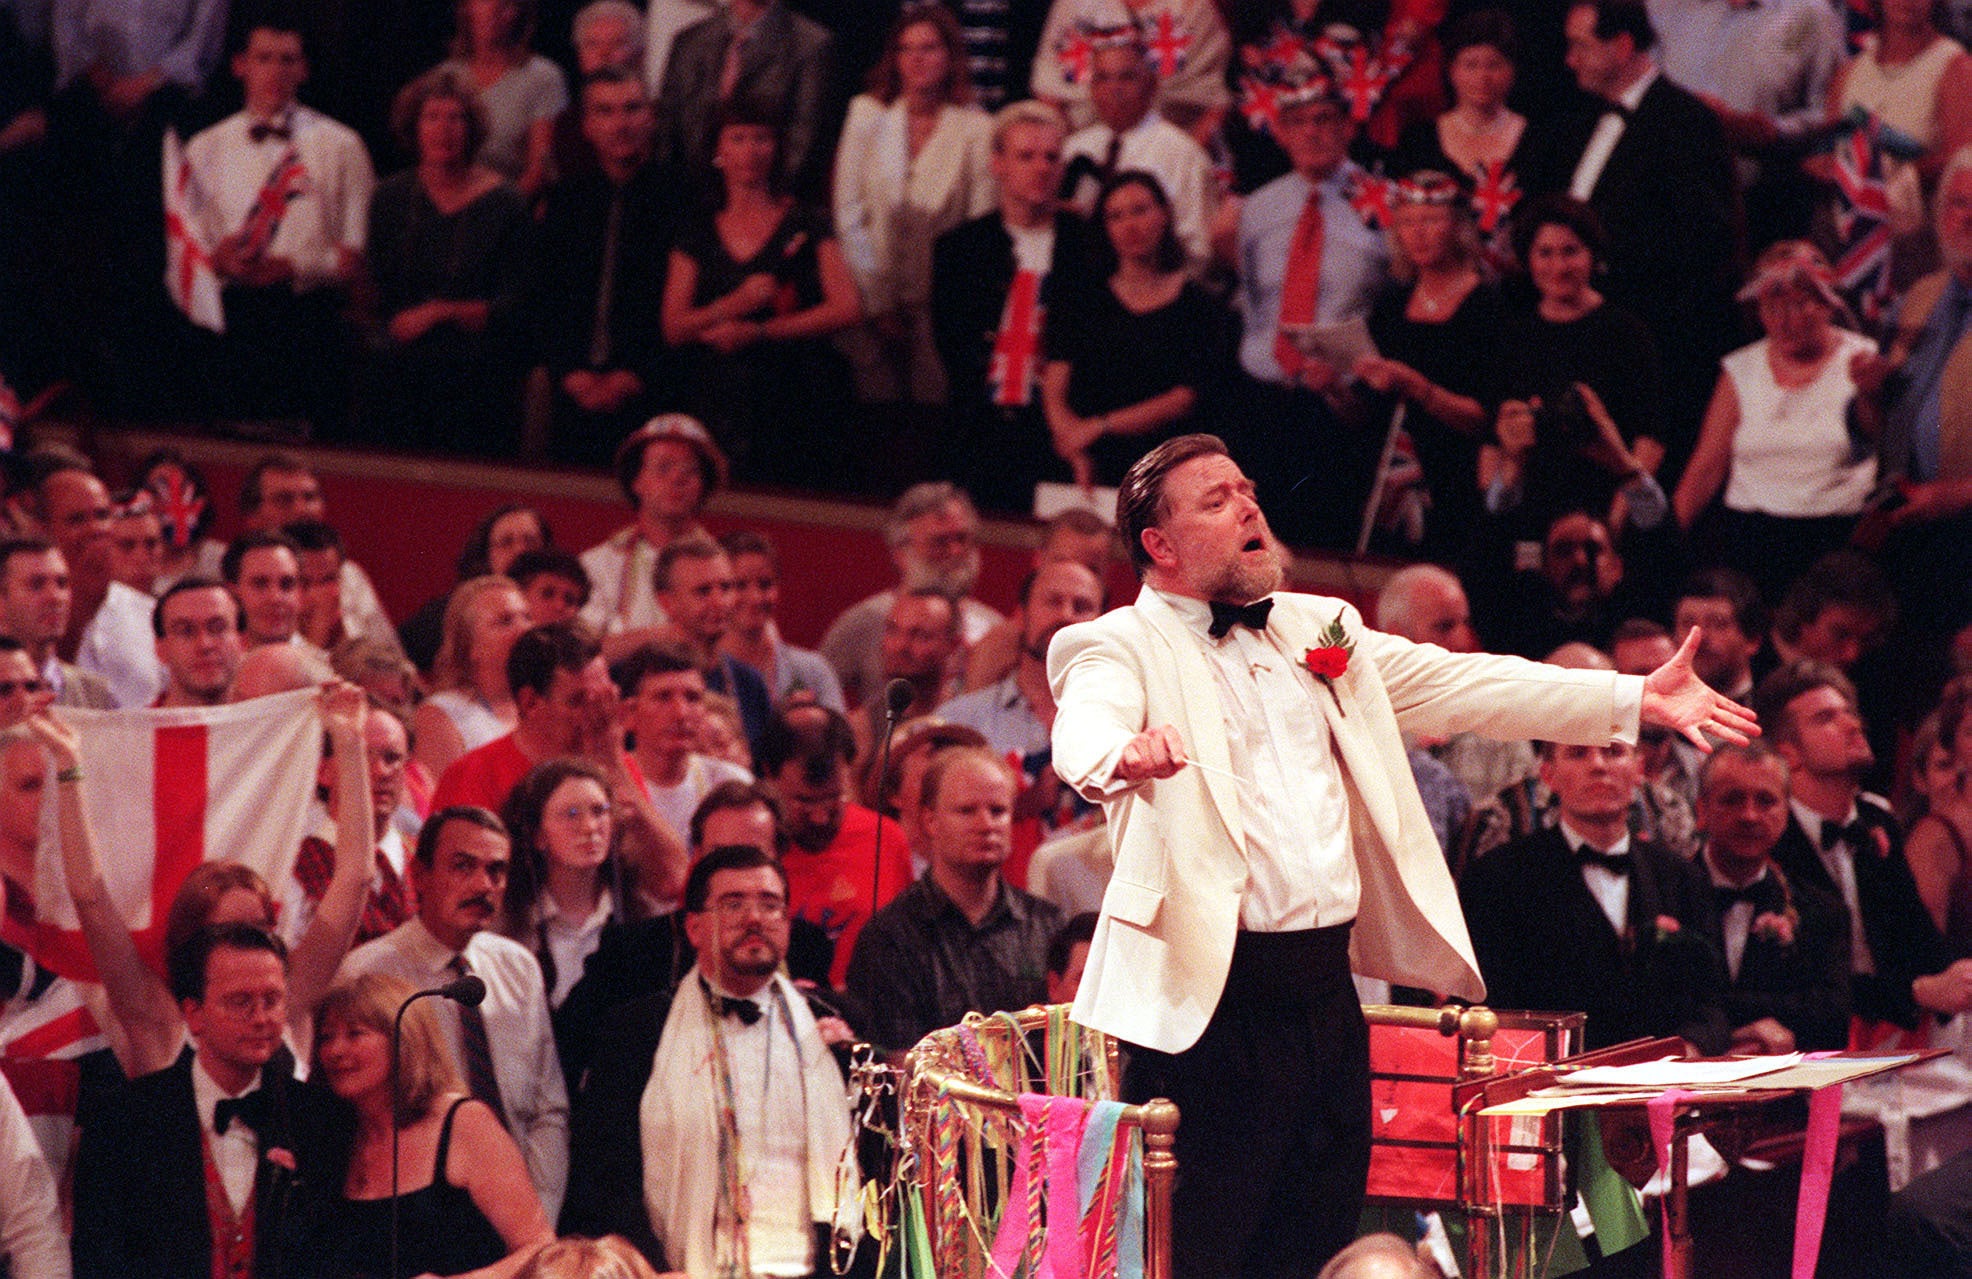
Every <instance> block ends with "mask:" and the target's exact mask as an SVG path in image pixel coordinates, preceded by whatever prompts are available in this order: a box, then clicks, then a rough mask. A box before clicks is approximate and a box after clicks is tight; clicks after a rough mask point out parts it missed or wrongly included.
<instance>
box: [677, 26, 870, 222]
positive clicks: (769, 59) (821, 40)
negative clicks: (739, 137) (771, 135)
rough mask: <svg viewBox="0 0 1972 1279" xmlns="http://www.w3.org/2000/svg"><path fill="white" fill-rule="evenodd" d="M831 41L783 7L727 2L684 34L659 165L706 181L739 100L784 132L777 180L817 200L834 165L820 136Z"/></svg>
mask: <svg viewBox="0 0 1972 1279" xmlns="http://www.w3.org/2000/svg"><path fill="white" fill-rule="evenodd" d="M833 43H834V39H833V37H832V36H830V35H829V33H828V31H827V30H826V29H825V28H823V27H822V26H820V25H819V24H817V23H815V22H812V21H810V20H809V19H807V18H804V17H802V16H801V15H800V14H798V13H795V12H794V11H793V10H791V9H789V8H788V7H787V4H786V3H785V0H731V3H728V4H722V5H718V6H716V7H715V8H714V10H713V12H712V15H711V16H710V17H708V18H706V19H705V20H704V21H702V22H699V23H695V24H694V25H692V26H690V27H687V28H686V29H685V30H684V31H683V32H681V33H679V35H678V38H677V40H676V42H675V43H673V44H672V46H671V60H670V62H669V64H668V65H667V67H666V69H665V72H664V82H663V83H664V88H663V92H662V96H660V97H659V98H658V100H657V154H658V159H659V160H660V161H664V162H668V163H671V164H674V165H677V166H679V167H681V168H683V169H685V170H686V171H687V172H688V173H691V174H700V173H703V172H705V171H706V170H708V169H709V168H710V166H711V164H712V149H713V147H714V145H715V144H717V142H718V141H719V136H718V128H719V125H718V121H719V116H720V112H721V111H722V109H723V108H724V107H725V106H726V104H727V103H729V102H731V101H732V100H733V99H735V98H745V99H747V100H749V101H751V102H755V103H758V104H759V105H760V106H762V107H763V108H765V109H766V110H767V111H768V112H769V113H770V114H771V115H772V116H773V117H774V118H775V119H776V120H778V121H779V123H780V126H781V157H780V170H779V176H780V178H781V183H782V185H783V186H784V187H785V188H787V189H788V190H792V191H795V192H798V193H807V194H814V193H818V192H819V191H820V190H821V187H822V177H823V175H824V173H825V172H826V169H825V162H826V161H827V159H828V154H827V152H828V144H827V143H826V142H825V141H824V138H825V137H826V136H827V135H826V134H824V133H823V132H822V127H823V125H824V124H826V123H827V121H826V120H825V119H824V114H825V112H826V109H827V107H828V103H827V101H826V99H827V96H828V84H829V64H830V51H831V48H832V46H833Z"/></svg>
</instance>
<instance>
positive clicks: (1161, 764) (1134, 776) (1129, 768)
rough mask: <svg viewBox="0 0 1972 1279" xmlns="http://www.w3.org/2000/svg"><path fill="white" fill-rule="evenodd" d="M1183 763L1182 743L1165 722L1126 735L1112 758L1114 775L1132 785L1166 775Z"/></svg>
mask: <svg viewBox="0 0 1972 1279" xmlns="http://www.w3.org/2000/svg"><path fill="white" fill-rule="evenodd" d="M1184 766H1185V744H1184V741H1183V739H1181V738H1180V737H1179V736H1178V730H1177V729H1175V728H1172V727H1171V726H1170V725H1169V724H1166V725H1164V727H1162V728H1151V729H1146V730H1144V731H1143V732H1141V733H1138V734H1137V735H1136V736H1135V737H1132V738H1131V739H1130V744H1129V745H1128V746H1125V747H1124V748H1123V754H1122V756H1121V757H1120V758H1118V759H1117V761H1116V776H1117V778H1118V779H1120V780H1122V781H1125V782H1128V783H1130V784H1131V785H1135V784H1136V783H1138V782H1148V781H1155V780H1156V779H1158V778H1161V777H1169V776H1171V775H1172V774H1173V773H1175V772H1177V771H1178V770H1179V769H1181V768H1183V767H1184Z"/></svg>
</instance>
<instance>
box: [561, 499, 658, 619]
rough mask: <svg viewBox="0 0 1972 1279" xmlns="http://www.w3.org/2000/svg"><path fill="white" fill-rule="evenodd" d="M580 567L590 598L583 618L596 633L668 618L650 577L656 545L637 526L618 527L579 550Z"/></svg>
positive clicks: (655, 560)
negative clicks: (585, 579) (596, 541)
mask: <svg viewBox="0 0 1972 1279" xmlns="http://www.w3.org/2000/svg"><path fill="white" fill-rule="evenodd" d="M580 558H581V560H582V569H583V571H584V572H586V573H587V574H588V575H589V602H588V604H586V605H584V606H583V609H582V620H583V622H585V623H587V625H588V627H589V629H590V630H593V631H594V632H596V634H598V635H615V634H616V633H617V632H619V631H634V630H638V629H640V628H642V627H646V626H662V625H664V623H665V622H666V621H668V620H669V619H668V618H667V617H666V616H665V614H664V609H663V607H662V606H661V605H659V604H658V602H657V587H656V584H655V582H654V580H653V578H654V575H655V574H656V572H657V548H656V547H655V546H652V545H651V544H650V543H649V542H647V541H645V540H644V539H643V537H642V536H641V535H640V534H638V532H637V530H636V528H635V527H634V526H633V527H630V528H621V529H618V530H617V531H616V532H614V533H612V534H610V536H609V538H608V539H607V540H605V541H602V542H598V543H596V544H595V545H594V546H592V547H590V548H589V549H588V550H586V551H584V552H582V555H581V557H580Z"/></svg>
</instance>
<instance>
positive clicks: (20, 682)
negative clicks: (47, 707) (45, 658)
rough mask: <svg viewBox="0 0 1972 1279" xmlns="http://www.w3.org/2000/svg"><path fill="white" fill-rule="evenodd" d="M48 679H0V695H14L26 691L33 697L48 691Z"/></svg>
mask: <svg viewBox="0 0 1972 1279" xmlns="http://www.w3.org/2000/svg"><path fill="white" fill-rule="evenodd" d="M47 689H48V681H47V680H41V679H0V697H12V696H13V695H14V694H16V693H26V694H27V695H28V696H29V697H33V696H34V695H35V694H37V693H43V692H46V691H47Z"/></svg>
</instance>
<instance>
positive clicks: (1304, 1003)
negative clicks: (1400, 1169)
mask: <svg viewBox="0 0 1972 1279" xmlns="http://www.w3.org/2000/svg"><path fill="white" fill-rule="evenodd" d="M1123 1088H1124V1093H1125V1095H1126V1097H1127V1098H1128V1099H1129V1100H1130V1101H1133V1102H1142V1101H1147V1100H1149V1099H1150V1098H1152V1097H1159V1096H1162V1097H1168V1098H1170V1099H1171V1100H1172V1101H1174V1102H1176V1103H1177V1105H1178V1110H1179V1115H1180V1119H1179V1123H1178V1141H1177V1157H1178V1181H1177V1189H1176V1192H1175V1194H1174V1198H1173V1204H1172V1218H1173V1219H1172V1228H1171V1235H1172V1255H1173V1258H1174V1260H1175V1262H1176V1272H1177V1276H1178V1279H1207V1277H1208V1276H1220V1275H1224V1276H1228V1277H1229V1279H1231V1277H1233V1276H1242V1277H1245V1276H1251V1277H1255V1279H1257V1277H1258V1276H1267V1275H1279V1276H1289V1275H1293V1276H1303V1277H1305V1279H1313V1276H1314V1275H1315V1274H1316V1272H1317V1271H1319V1270H1320V1269H1321V1268H1322V1265H1323V1264H1324V1263H1325V1262H1327V1261H1328V1259H1329V1258H1330V1257H1332V1256H1334V1255H1335V1254H1336V1253H1337V1252H1340V1251H1341V1250H1342V1249H1343V1248H1344V1247H1346V1246H1347V1245H1348V1244H1349V1242H1350V1240H1352V1239H1354V1238H1355V1237H1356V1227H1357V1222H1358V1219H1359V1218H1360V1217H1361V1215H1362V1206H1363V1186H1364V1183H1365V1181H1366V1180H1367V1179H1368V1177H1369V1102H1370V1090H1369V1030H1368V1028H1367V1027H1366V1026H1365V1025H1364V1024H1363V1014H1362V1005H1361V1003H1360V1002H1359V1001H1358V999H1357V997H1356V988H1355V985H1354V984H1353V983H1352V982H1351V981H1350V979H1349V925H1347V924H1339V925H1336V926H1335V927H1332V928H1318V929H1310V930H1307V931H1302V932H1290V933H1248V932H1242V933H1240V934H1239V938H1238V940H1237V941H1236V942H1235V943H1234V945H1233V958H1232V971H1231V972H1230V973H1229V974H1228V975H1227V978H1226V989H1225V993H1224V994H1223V995H1221V996H1220V998H1219V1006H1218V1009H1217V1011H1215V1012H1214V1013H1213V1014H1212V1020H1211V1021H1210V1022H1209V1023H1207V1025H1206V1027H1205V1033H1204V1034H1203V1035H1202V1036H1200V1038H1199V1040H1198V1042H1197V1043H1196V1044H1194V1045H1193V1046H1192V1047H1191V1048H1189V1049H1187V1050H1186V1051H1184V1052H1182V1053H1178V1054H1176V1055H1171V1054H1166V1053H1159V1052H1151V1051H1149V1050H1148V1049H1143V1048H1132V1049H1131V1052H1130V1064H1129V1067H1128V1069H1127V1071H1126V1072H1125V1075H1124V1081H1123Z"/></svg>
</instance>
